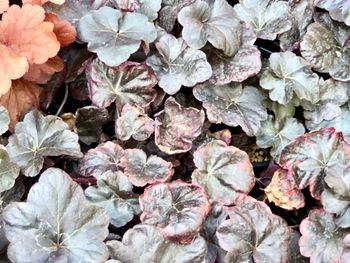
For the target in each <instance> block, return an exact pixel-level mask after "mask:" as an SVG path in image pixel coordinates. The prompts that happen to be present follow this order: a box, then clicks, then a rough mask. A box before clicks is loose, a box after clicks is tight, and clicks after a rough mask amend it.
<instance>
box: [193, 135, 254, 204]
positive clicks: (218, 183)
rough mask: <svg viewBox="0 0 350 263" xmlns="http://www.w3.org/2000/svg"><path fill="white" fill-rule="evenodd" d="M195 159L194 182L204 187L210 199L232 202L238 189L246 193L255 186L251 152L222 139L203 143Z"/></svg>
mask: <svg viewBox="0 0 350 263" xmlns="http://www.w3.org/2000/svg"><path fill="white" fill-rule="evenodd" d="M193 162H194V164H195V166H196V168H197V169H195V170H194V171H193V173H192V182H193V184H195V185H199V186H201V187H203V189H204V190H205V192H206V194H207V195H208V199H209V201H210V203H219V204H220V205H231V204H233V202H234V200H235V198H236V197H237V195H238V194H239V193H245V194H247V193H249V192H250V190H251V189H252V188H253V186H254V182H255V177H254V172H253V166H252V164H251V163H250V161H249V157H248V155H247V154H246V153H245V152H243V151H241V150H240V149H238V148H236V147H234V146H227V145H226V144H225V143H224V142H223V141H219V140H215V141H212V142H209V143H207V144H203V145H202V146H200V147H199V148H198V149H197V150H196V151H195V152H194V154H193ZM232 171H234V172H232Z"/></svg>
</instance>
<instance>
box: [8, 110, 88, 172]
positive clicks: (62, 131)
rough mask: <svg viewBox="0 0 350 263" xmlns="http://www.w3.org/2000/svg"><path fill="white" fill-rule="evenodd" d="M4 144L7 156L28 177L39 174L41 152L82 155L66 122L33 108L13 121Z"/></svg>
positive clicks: (45, 153)
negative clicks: (15, 122)
mask: <svg viewBox="0 0 350 263" xmlns="http://www.w3.org/2000/svg"><path fill="white" fill-rule="evenodd" d="M6 148H7V151H8V153H9V155H10V158H11V160H12V161H13V162H14V163H16V164H17V165H18V166H19V167H20V168H21V171H22V173H23V174H24V175H25V176H28V177H34V176H36V175H38V174H39V172H40V170H41V168H42V167H43V164H44V157H45V156H60V155H67V156H70V157H73V158H80V157H82V156H83V155H82V153H81V152H80V145H79V143H78V136H77V135H76V134H75V133H73V132H71V131H70V130H69V128H68V125H67V124H66V123H64V122H63V121H62V120H61V119H60V118H58V117H56V116H52V115H49V116H46V117H44V116H43V115H42V114H41V113H40V112H39V111H37V110H33V111H31V112H29V113H28V114H26V115H25V117H24V120H23V121H22V122H19V123H17V125H16V127H15V133H14V134H13V135H11V136H10V138H9V143H8V145H7V146H6Z"/></svg>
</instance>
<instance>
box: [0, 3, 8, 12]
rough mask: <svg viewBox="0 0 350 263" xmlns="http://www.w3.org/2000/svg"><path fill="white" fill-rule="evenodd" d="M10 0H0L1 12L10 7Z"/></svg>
mask: <svg viewBox="0 0 350 263" xmlns="http://www.w3.org/2000/svg"><path fill="white" fill-rule="evenodd" d="M9 5H10V3H9V0H0V14H2V13H3V12H5V11H6V10H7V9H8V8H9Z"/></svg>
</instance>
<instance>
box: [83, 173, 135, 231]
mask: <svg viewBox="0 0 350 263" xmlns="http://www.w3.org/2000/svg"><path fill="white" fill-rule="evenodd" d="M85 196H86V198H87V200H89V201H90V202H92V203H94V204H96V205H97V206H100V207H103V208H104V209H105V210H106V211H107V213H108V214H109V216H110V218H111V221H110V222H111V224H112V225H113V226H115V227H121V226H124V225H125V224H126V223H128V222H129V221H131V220H132V219H133V217H134V215H137V214H139V213H140V211H141V210H140V207H139V200H138V196H137V195H136V194H134V193H133V192H132V184H131V183H130V182H129V181H128V178H127V177H126V176H125V175H124V174H123V173H122V172H120V171H118V172H113V171H106V172H105V173H103V174H102V175H100V176H99V177H98V179H97V186H89V187H88V188H87V189H86V190H85Z"/></svg>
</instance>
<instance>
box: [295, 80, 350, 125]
mask: <svg viewBox="0 0 350 263" xmlns="http://www.w3.org/2000/svg"><path fill="white" fill-rule="evenodd" d="M349 88H350V85H349V83H346V82H340V81H335V80H333V79H327V80H326V81H320V85H319V91H318V93H317V94H318V96H317V97H318V98H317V100H316V101H315V102H314V103H310V102H307V101H301V105H302V106H303V108H304V117H305V119H307V120H309V121H311V122H313V123H315V124H319V123H321V122H322V121H323V120H327V121H330V120H332V119H334V118H335V117H338V116H339V115H340V114H341V112H342V110H341V108H340V106H342V105H343V104H345V103H346V102H347V101H348V99H349V96H348V94H347V93H348V90H349Z"/></svg>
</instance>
